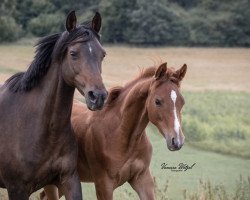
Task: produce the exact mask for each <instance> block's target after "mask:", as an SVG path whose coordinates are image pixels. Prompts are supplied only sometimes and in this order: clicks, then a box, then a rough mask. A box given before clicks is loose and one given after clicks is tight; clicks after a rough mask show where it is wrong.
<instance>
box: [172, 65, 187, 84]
mask: <svg viewBox="0 0 250 200" xmlns="http://www.w3.org/2000/svg"><path fill="white" fill-rule="evenodd" d="M186 72H187V65H186V64H184V65H183V66H182V67H181V68H180V69H178V70H177V71H176V72H175V73H174V77H176V78H177V79H178V80H179V81H181V80H182V79H183V78H184V77H185V75H186Z"/></svg>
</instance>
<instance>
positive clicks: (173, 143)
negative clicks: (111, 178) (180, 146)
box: [172, 138, 175, 146]
mask: <svg viewBox="0 0 250 200" xmlns="http://www.w3.org/2000/svg"><path fill="white" fill-rule="evenodd" d="M172 145H173V146H175V142H174V138H172Z"/></svg>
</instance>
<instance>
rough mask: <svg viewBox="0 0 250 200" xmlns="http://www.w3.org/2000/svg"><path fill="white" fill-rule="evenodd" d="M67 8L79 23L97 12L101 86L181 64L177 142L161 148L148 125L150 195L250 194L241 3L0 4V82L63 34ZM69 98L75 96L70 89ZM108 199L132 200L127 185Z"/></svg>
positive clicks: (249, 68) (34, 0) (87, 190)
mask: <svg viewBox="0 0 250 200" xmlns="http://www.w3.org/2000/svg"><path fill="white" fill-rule="evenodd" d="M73 9H75V10H76V14H77V18H78V23H81V22H84V21H86V20H91V19H92V17H93V15H94V12H95V11H99V12H100V13H101V15H102V18H103V24H102V30H101V35H102V38H101V40H102V43H103V46H104V48H105V49H106V51H107V56H106V58H105V60H104V62H103V79H104V82H105V85H106V86H107V88H111V87H113V86H115V85H123V84H124V83H126V81H128V80H129V79H132V78H133V77H134V76H136V74H138V72H139V69H141V68H144V67H149V66H153V65H158V64H159V63H161V62H163V61H164V62H165V61H167V62H168V66H169V67H175V68H180V67H181V66H182V65H183V64H184V63H186V64H187V66H188V71H187V75H186V77H185V79H184V80H183V83H182V93H183V96H184V98H185V101H186V104H185V106H184V109H183V114H182V115H183V119H182V127H183V131H184V134H185V136H186V143H185V145H184V147H183V148H182V149H181V150H180V151H178V152H170V151H168V149H167V147H166V144H165V141H164V139H163V138H162V137H161V135H160V134H159V133H158V131H157V130H156V128H155V127H154V126H153V125H149V126H148V128H147V135H148V136H149V137H150V140H151V142H152V145H153V158H152V162H151V171H152V175H153V176H154V178H155V190H156V194H157V199H160V200H169V199H173V200H181V199H185V200H217V199H220V200H231V199H232V200H233V199H234V200H249V199H250V170H249V167H250V81H249V79H250V49H249V48H248V47H249V46H250V2H249V0H237V1H234V0H221V1H215V0H189V1H187V0H151V1H149V0H130V1H128V0H51V1H49V0H22V1H21V0H0V83H3V82H4V81H5V80H6V79H7V78H8V77H10V76H11V75H12V74H14V73H16V72H19V71H25V70H26V69H27V67H28V65H29V63H30V62H31V61H32V59H33V56H34V51H35V49H34V47H33V46H34V45H35V44H36V42H37V40H38V38H39V37H42V36H46V35H49V34H52V33H56V32H62V31H64V30H65V28H64V27H65V26H64V24H65V19H66V15H67V13H69V11H70V10H73ZM75 98H78V99H80V100H82V97H81V96H80V95H79V94H78V93H77V92H76V96H75ZM162 163H167V164H168V166H178V165H179V163H185V164H187V165H190V166H191V165H192V164H194V163H196V164H195V165H194V167H193V168H192V169H190V170H187V171H185V172H173V171H171V170H163V169H161V164H162ZM82 188H83V193H84V196H85V199H95V198H96V197H95V190H94V186H93V184H82ZM38 195H39V192H37V193H35V194H33V195H32V197H31V199H32V200H33V199H37V198H38ZM0 199H1V200H2V199H3V200H5V199H7V193H6V191H5V190H4V189H0ZM114 199H118V200H123V199H124V200H130V199H138V197H137V195H136V194H135V192H134V191H133V190H132V189H131V188H130V187H129V185H128V184H125V185H124V186H122V187H120V188H119V189H117V190H116V191H115V194H114Z"/></svg>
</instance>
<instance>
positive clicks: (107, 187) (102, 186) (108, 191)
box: [95, 178, 114, 200]
mask: <svg viewBox="0 0 250 200" xmlns="http://www.w3.org/2000/svg"><path fill="white" fill-rule="evenodd" d="M95 191H96V197H97V199H98V200H113V191H114V188H113V184H112V181H111V180H110V179H109V178H100V179H99V180H98V182H95Z"/></svg>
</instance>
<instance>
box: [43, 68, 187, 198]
mask: <svg viewBox="0 0 250 200" xmlns="http://www.w3.org/2000/svg"><path fill="white" fill-rule="evenodd" d="M186 70H187V66H186V65H183V67H181V68H180V69H179V70H177V71H175V70H173V69H168V70H167V68H166V63H164V64H162V65H160V66H159V67H158V69H156V68H155V67H153V68H148V69H146V70H145V71H144V72H143V73H142V74H141V75H140V76H139V77H137V78H136V79H134V80H133V81H131V82H129V83H127V84H126V85H125V86H124V87H117V88H114V89H112V90H111V91H110V95H109V98H108V101H107V104H106V105H105V106H104V108H103V110H101V111H97V112H89V111H88V110H87V109H86V107H83V105H82V103H79V102H78V103H74V104H73V111H72V117H71V121H72V125H73V128H74V131H75V134H76V136H77V139H78V146H79V152H78V173H79V176H80V179H81V181H84V182H94V183H95V188H96V195H97V199H98V200H111V199H113V191H114V189H115V188H117V187H119V186H120V185H122V184H124V183H125V182H127V181H128V182H129V183H130V185H131V186H132V187H133V189H134V190H135V191H136V192H137V193H138V195H139V197H140V199H142V200H152V199H155V195H154V183H153V179H152V176H151V174H150V171H149V164H150V161H151V156H152V146H151V144H150V141H149V139H148V137H147V135H146V133H145V129H146V126H147V125H148V123H149V121H150V122H152V123H153V124H154V125H155V126H157V128H158V129H159V131H160V132H161V134H162V136H163V137H164V138H166V142H167V146H168V148H169V150H171V151H174V150H179V149H180V148H181V147H182V145H183V143H184V135H183V133H182V129H181V109H182V107H183V105H184V98H183V97H182V95H181V93H180V90H179V89H180V82H181V80H182V79H183V78H184V76H185V74H186ZM83 119H87V120H83ZM45 191H46V194H47V197H49V198H47V197H46V196H45V193H44V192H43V193H42V194H41V199H43V200H47V199H49V200H57V199H58V194H57V188H56V187H55V186H52V185H50V186H47V187H46V188H45ZM61 194H63V192H62V191H60V196H61Z"/></svg>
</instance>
